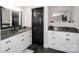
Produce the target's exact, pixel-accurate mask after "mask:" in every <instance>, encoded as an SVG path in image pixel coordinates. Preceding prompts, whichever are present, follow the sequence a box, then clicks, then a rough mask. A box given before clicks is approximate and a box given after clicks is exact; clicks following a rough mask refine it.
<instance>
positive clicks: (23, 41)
mask: <svg viewBox="0 0 79 59" xmlns="http://www.w3.org/2000/svg"><path fill="white" fill-rule="evenodd" d="M19 38H20V39H18V40H17V46H16V52H23V50H24V49H25V48H27V47H28V46H29V45H31V44H32V39H31V30H29V31H26V32H24V33H21V34H19Z"/></svg>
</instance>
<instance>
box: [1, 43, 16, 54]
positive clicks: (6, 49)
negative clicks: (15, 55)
mask: <svg viewBox="0 0 79 59" xmlns="http://www.w3.org/2000/svg"><path fill="white" fill-rule="evenodd" d="M1 52H2V53H12V52H15V48H14V47H13V46H12V45H9V46H3V47H1Z"/></svg>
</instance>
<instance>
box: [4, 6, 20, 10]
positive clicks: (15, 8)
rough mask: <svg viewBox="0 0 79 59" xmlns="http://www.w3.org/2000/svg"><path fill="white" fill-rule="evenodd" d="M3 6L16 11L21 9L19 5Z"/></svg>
mask: <svg viewBox="0 0 79 59" xmlns="http://www.w3.org/2000/svg"><path fill="white" fill-rule="evenodd" d="M3 7H4V8H7V9H10V10H14V11H21V8H19V7H14V6H3Z"/></svg>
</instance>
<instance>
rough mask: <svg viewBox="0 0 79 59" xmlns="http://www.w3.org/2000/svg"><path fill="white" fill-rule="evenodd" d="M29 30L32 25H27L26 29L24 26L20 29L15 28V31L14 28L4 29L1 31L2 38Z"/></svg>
mask: <svg viewBox="0 0 79 59" xmlns="http://www.w3.org/2000/svg"><path fill="white" fill-rule="evenodd" d="M28 30H31V27H27V28H26V29H25V28H22V29H18V30H15V31H13V30H12V29H10V30H4V31H3V30H2V31H1V40H4V39H6V38H9V37H12V36H14V35H17V34H20V33H23V32H25V31H28Z"/></svg>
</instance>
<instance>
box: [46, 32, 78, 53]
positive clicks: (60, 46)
mask: <svg viewBox="0 0 79 59" xmlns="http://www.w3.org/2000/svg"><path fill="white" fill-rule="evenodd" d="M48 47H49V48H52V49H57V50H60V51H64V52H79V34H78V33H68V32H59V31H48Z"/></svg>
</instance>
